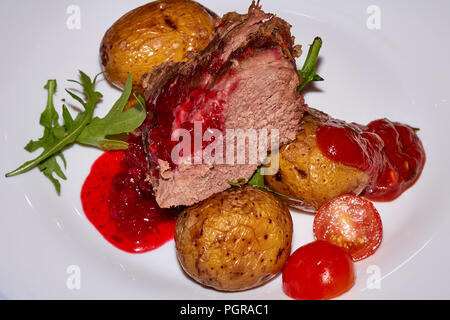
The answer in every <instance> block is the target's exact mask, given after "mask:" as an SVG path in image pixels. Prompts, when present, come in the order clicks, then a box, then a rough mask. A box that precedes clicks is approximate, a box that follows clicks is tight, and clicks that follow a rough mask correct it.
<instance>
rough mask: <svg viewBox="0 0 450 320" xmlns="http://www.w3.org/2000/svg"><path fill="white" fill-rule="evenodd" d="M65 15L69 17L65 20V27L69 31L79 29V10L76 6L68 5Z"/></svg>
mask: <svg viewBox="0 0 450 320" xmlns="http://www.w3.org/2000/svg"><path fill="white" fill-rule="evenodd" d="M66 13H67V14H68V15H69V16H68V17H67V20H66V26H67V29H69V30H80V29H81V8H80V7H79V6H77V5H74V4H72V5H70V6H68V7H67V9H66Z"/></svg>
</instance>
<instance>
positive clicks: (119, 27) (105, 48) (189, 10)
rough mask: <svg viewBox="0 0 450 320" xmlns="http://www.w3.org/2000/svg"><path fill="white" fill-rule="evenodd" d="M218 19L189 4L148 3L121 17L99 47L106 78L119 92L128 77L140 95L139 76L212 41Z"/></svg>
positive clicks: (172, 0) (184, 0) (182, 0)
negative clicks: (131, 78)
mask: <svg viewBox="0 0 450 320" xmlns="http://www.w3.org/2000/svg"><path fill="white" fill-rule="evenodd" d="M216 18H217V16H216V15H215V14H214V13H213V12H211V11H210V10H208V9H206V8H205V7H203V6H201V5H200V4H198V3H197V2H194V1H190V0H161V1H154V2H150V3H148V4H146V5H144V6H142V7H139V8H136V9H134V10H132V11H130V12H128V13H127V14H125V15H124V16H123V17H121V18H120V19H119V20H118V21H117V22H115V23H114V24H113V26H112V27H111V28H110V29H109V30H108V31H107V32H106V34H105V36H104V38H103V41H102V43H101V47H100V57H101V63H102V66H103V68H104V71H105V75H106V78H107V79H108V80H109V81H110V82H111V83H112V84H114V85H115V86H117V87H119V88H122V87H123V85H124V84H125V82H126V80H127V76H128V73H131V75H132V77H133V89H134V90H135V91H138V92H141V93H142V80H141V78H142V76H143V75H144V74H145V73H147V72H149V71H150V70H151V68H152V67H154V66H157V65H159V64H161V63H164V62H168V61H181V60H182V59H183V56H184V55H185V54H186V53H187V52H189V51H200V50H202V49H203V48H205V47H206V46H207V45H208V43H209V42H210V40H211V38H212V33H213V30H214V24H215V21H216Z"/></svg>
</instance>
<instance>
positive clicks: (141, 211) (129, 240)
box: [81, 138, 178, 253]
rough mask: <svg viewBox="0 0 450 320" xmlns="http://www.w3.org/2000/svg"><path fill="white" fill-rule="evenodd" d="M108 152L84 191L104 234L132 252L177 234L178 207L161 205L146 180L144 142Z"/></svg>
mask: <svg viewBox="0 0 450 320" xmlns="http://www.w3.org/2000/svg"><path fill="white" fill-rule="evenodd" d="M129 143H130V147H129V148H128V149H127V150H126V151H114V152H112V151H111V152H106V153H104V154H103V155H102V156H101V157H100V158H99V159H98V160H97V161H96V162H95V163H94V165H93V166H92V169H91V173H90V174H89V176H88V177H87V179H86V181H85V183H84V186H83V189H82V191H81V200H82V204H83V209H84V212H85V214H86V216H87V218H88V219H89V221H90V222H91V223H92V224H93V225H94V226H95V227H96V228H97V230H98V231H99V232H100V233H101V234H102V235H103V237H104V238H105V239H106V240H108V241H109V242H110V243H112V244H113V245H114V246H116V247H117V248H119V249H121V250H123V251H126V252H130V253H143V252H147V251H150V250H154V249H156V248H158V247H160V246H162V245H163V244H164V243H166V242H167V241H169V240H172V239H173V237H174V230H175V223H176V218H177V214H178V211H177V210H175V209H173V210H172V209H170V210H169V209H161V208H159V206H158V204H157V203H156V200H155V198H154V196H153V194H152V190H151V187H150V185H149V184H148V182H146V181H145V177H146V172H148V169H147V167H148V165H147V162H146V159H145V152H144V150H143V146H142V143H140V141H139V139H138V138H132V139H131V140H129Z"/></svg>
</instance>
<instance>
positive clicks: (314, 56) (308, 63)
mask: <svg viewBox="0 0 450 320" xmlns="http://www.w3.org/2000/svg"><path fill="white" fill-rule="evenodd" d="M321 47H322V39H321V38H319V37H316V38H315V39H314V41H313V43H312V45H311V46H310V47H309V51H308V55H307V56H306V60H305V63H304V65H303V68H302V69H301V70H298V74H299V75H300V76H301V77H302V79H303V81H302V83H300V85H299V86H298V87H297V91H298V92H300V91H302V90H303V89H304V88H305V86H306V85H307V84H308V83H310V82H312V81H323V80H324V79H323V78H322V77H321V76H319V75H318V74H317V73H316V65H317V60H318V58H319V52H320V48H321Z"/></svg>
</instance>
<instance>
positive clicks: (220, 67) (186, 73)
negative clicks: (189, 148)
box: [142, 3, 307, 208]
mask: <svg viewBox="0 0 450 320" xmlns="http://www.w3.org/2000/svg"><path fill="white" fill-rule="evenodd" d="M290 27H291V26H290V25H289V24H288V23H287V22H285V21H284V20H282V19H280V18H278V17H276V16H274V15H273V14H269V13H265V12H263V11H262V10H261V8H260V6H258V5H255V4H254V3H253V4H252V6H251V7H250V9H249V12H248V13H247V14H243V15H241V14H238V13H235V12H231V13H227V14H226V15H225V16H224V17H223V18H222V19H221V20H220V21H219V22H218V23H217V26H216V28H215V36H214V38H213V40H212V41H211V43H210V44H209V45H208V47H207V48H205V49H204V50H203V51H202V52H199V53H194V54H190V56H189V57H186V58H187V62H179V63H173V62H169V63H165V64H162V65H160V66H158V67H156V68H153V70H152V71H151V72H149V73H148V74H147V75H146V76H144V81H143V82H144V89H145V90H146V94H145V98H146V102H147V108H148V112H149V118H151V119H147V121H146V125H144V127H143V129H142V136H143V139H144V141H145V143H146V144H147V146H148V150H149V151H148V158H149V163H150V166H149V167H150V172H149V176H148V177H149V178H148V180H149V182H150V184H151V185H152V187H153V190H154V192H155V195H156V200H157V202H158V204H159V205H160V206H161V207H162V208H169V207H175V206H190V205H193V204H196V203H198V202H200V201H202V200H204V199H207V198H209V197H210V196H212V195H214V194H216V193H219V192H222V191H224V190H226V189H228V188H230V182H235V181H238V180H240V179H244V180H248V179H250V178H251V177H252V175H253V174H254V173H255V171H256V170H257V168H258V167H259V166H260V165H261V162H262V161H261V159H258V161H257V163H254V162H253V163H250V161H247V160H249V157H248V152H246V162H245V164H236V163H234V164H217V163H212V164H211V163H202V164H192V163H181V164H178V165H177V166H174V165H173V163H171V160H170V159H168V157H167V154H169V153H170V150H167V153H166V156H161V154H162V153H161V151H160V152H155V150H156V149H155V148H156V147H155V146H157V145H158V143H160V144H161V141H156V140H157V139H155V138H154V137H155V134H154V133H155V132H165V134H166V135H167V134H168V133H170V132H173V130H174V129H176V128H179V127H180V124H181V123H182V122H186V121H193V120H194V119H197V120H198V119H200V120H201V119H202V115H205V114H207V113H208V112H209V110H210V109H211V110H212V109H214V108H215V109H214V112H216V113H217V112H219V113H220V116H219V118H220V121H219V122H220V123H222V128H221V131H222V132H224V134H225V137H224V143H236V142H235V140H233V139H231V138H229V137H228V136H227V135H226V129H243V130H247V129H254V130H256V131H257V132H259V130H260V129H267V131H268V132H269V135H268V136H267V141H266V143H267V145H269V146H270V137H271V135H270V132H272V130H273V129H276V130H278V132H279V142H280V146H281V145H284V144H286V143H289V142H291V141H293V140H295V137H296V134H297V132H298V131H299V129H300V120H301V119H302V117H303V113H304V111H305V109H306V108H307V106H306V105H305V103H304V99H303V97H302V96H301V95H300V94H299V93H298V92H297V90H296V88H297V86H298V85H299V84H300V81H301V78H300V77H299V75H298V72H297V67H296V64H295V57H296V56H297V55H298V51H299V50H298V46H296V47H294V38H293V37H292V36H291V33H290ZM196 90H197V91H198V90H200V92H205V90H206V92H207V94H204V95H203V96H202V98H201V99H200V100H198V101H197V102H196V106H195V108H194V107H191V108H190V109H188V110H187V111H186V110H184V109H183V108H182V107H181V106H183V105H185V103H186V101H187V100H189V99H191V100H192V93H193V92H196ZM202 90H203V91H202ZM206 96H208V97H209V96H212V98H205V97H206ZM202 103H203V105H202ZM217 104H220V108H217ZM213 106H214V107H213ZM216 118H217V117H216ZM216 120H217V119H216ZM258 145H259V144H258ZM159 148H160V149H159V150H162V149H161V146H160V147H159ZM167 148H168V149H169V148H171V146H169V145H168V146H167ZM245 148H246V149H249V148H250V146H249V145H248V143H247V144H246V145H245ZM163 149H164V147H163ZM236 150H237V147H236ZM241 151H242V150H241ZM247 151H249V150H247ZM258 152H259V150H258Z"/></svg>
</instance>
